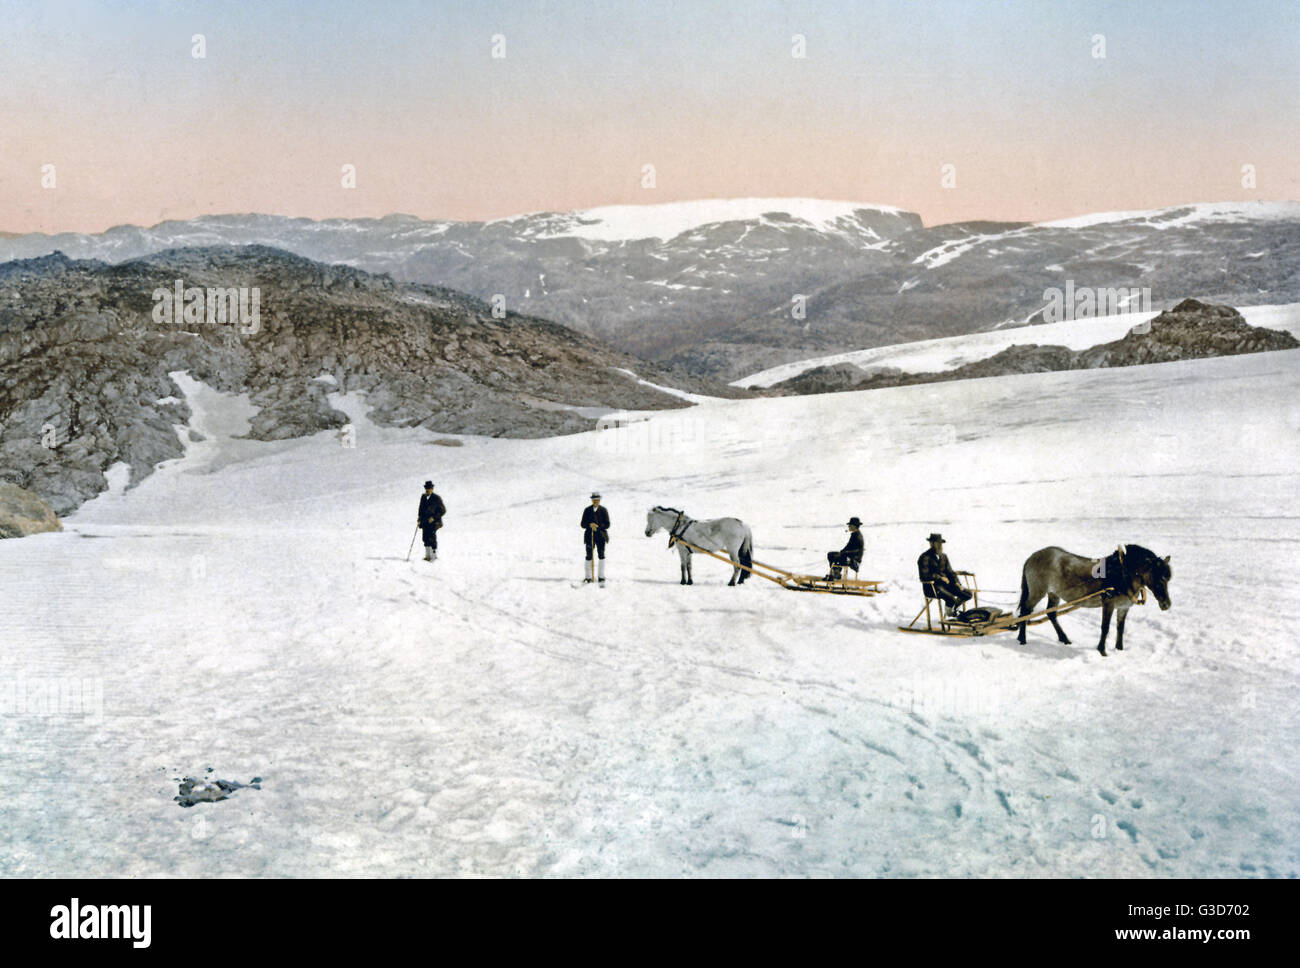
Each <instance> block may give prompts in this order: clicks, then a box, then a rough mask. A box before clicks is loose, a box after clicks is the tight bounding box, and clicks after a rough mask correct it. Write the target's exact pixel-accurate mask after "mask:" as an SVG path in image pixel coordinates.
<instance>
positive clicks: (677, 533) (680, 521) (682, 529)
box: [668, 511, 695, 548]
mask: <svg viewBox="0 0 1300 968" xmlns="http://www.w3.org/2000/svg"><path fill="white" fill-rule="evenodd" d="M694 523H695V522H694V521H693V520H692V519H690V518H688V517H686V512H685V511H678V512H677V520H676V521H674V522H673V526H672V527H671V528H669V529H668V547H670V548H671V547H672V546H673V545H675V544H676V543H677V539H678V538H682V537H685V535H686V529H687V528H689V527H690V526H691V525H692V524H694Z"/></svg>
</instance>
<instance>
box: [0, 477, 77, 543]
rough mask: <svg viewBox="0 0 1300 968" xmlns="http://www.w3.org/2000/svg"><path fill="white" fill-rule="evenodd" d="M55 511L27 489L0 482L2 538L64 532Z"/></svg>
mask: <svg viewBox="0 0 1300 968" xmlns="http://www.w3.org/2000/svg"><path fill="white" fill-rule="evenodd" d="M62 530H63V525H61V524H59V518H58V516H57V515H56V514H55V513H54V509H53V508H51V507H50V506H49V505H48V504H46V503H45V502H44V501H42V500H41V499H40V498H39V497H37V496H36V495H35V494H33V493H32V492H31V491H29V490H27V489H26V488H22V487H19V486H18V485H17V484H10V483H8V482H7V481H0V538H25V537H27V536H28V535H29V534H40V533H41V532H43V531H62Z"/></svg>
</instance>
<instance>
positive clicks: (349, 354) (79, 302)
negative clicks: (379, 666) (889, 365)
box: [0, 246, 744, 514]
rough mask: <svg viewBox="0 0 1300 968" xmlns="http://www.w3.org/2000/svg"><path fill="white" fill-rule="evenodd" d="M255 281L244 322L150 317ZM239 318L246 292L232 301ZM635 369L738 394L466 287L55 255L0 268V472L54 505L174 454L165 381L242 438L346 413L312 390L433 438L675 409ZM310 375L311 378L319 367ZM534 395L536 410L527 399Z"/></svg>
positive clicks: (560, 428) (322, 269)
mask: <svg viewBox="0 0 1300 968" xmlns="http://www.w3.org/2000/svg"><path fill="white" fill-rule="evenodd" d="M178 279H179V280H181V281H182V285H183V288H184V289H190V288H195V289H200V290H203V293H204V295H205V298H206V294H208V293H209V292H212V291H215V290H216V289H219V288H221V289H224V288H228V287H230V288H238V287H245V288H246V289H247V290H249V291H250V293H251V290H252V289H253V288H256V289H257V291H258V293H259V302H258V314H257V320H256V324H255V325H254V324H253V323H252V322H251V321H250V322H247V323H241V321H240V320H238V319H235V320H234V321H227V322H222V321H221V320H220V318H218V317H216V316H215V315H214V316H212V317H211V318H210V317H209V316H208V314H207V312H206V308H205V309H204V310H203V311H202V312H200V313H198V314H197V315H196V316H195V317H193V318H191V319H190V320H189V321H187V320H186V319H185V318H184V315H183V313H181V312H180V311H179V310H178V311H177V312H176V314H175V315H174V316H173V317H172V318H171V319H168V318H166V317H165V316H162V315H161V314H159V315H158V316H157V317H156V316H155V307H156V306H159V305H161V302H156V301H155V298H154V294H155V291H156V290H165V291H169V292H171V291H174V286H175V283H176V280H178ZM248 303H249V305H248V308H249V310H250V311H251V308H252V301H251V298H250V299H249V300H248ZM622 370H631V371H634V372H636V373H637V374H638V375H639V376H641V377H643V378H644V379H645V380H648V381H651V382H652V383H655V384H658V385H666V386H672V387H675V388H678V389H685V390H690V391H694V392H705V393H715V394H720V395H724V396H738V395H744V394H743V393H742V392H738V391H734V390H732V389H730V388H724V387H721V386H718V385H714V384H710V383H709V382H708V381H706V380H702V379H700V378H698V377H689V378H685V379H683V378H681V377H680V375H679V374H675V373H673V372H671V371H668V370H665V369H663V368H660V367H655V366H653V365H650V364H646V363H644V362H643V361H640V360H636V359H634V358H632V357H629V356H627V355H625V354H622V353H619V352H617V351H615V350H613V349H611V348H609V347H608V346H606V345H604V344H602V343H600V342H599V341H597V340H595V339H592V338H590V337H587V336H583V335H581V334H578V333H575V332H573V331H572V330H569V329H566V328H565V327H563V326H559V325H556V324H554V323H550V322H547V321H545V320H541V319H536V318H533V317H528V316H519V315H515V314H506V315H505V317H504V318H500V319H498V318H495V317H494V316H493V314H492V311H491V309H490V307H488V306H487V305H485V304H484V303H482V302H479V301H478V300H477V299H474V298H473V297H470V296H466V295H464V294H462V293H457V292H454V291H452V290H447V289H439V288H437V287H432V286H419V285H403V284H399V283H396V282H394V281H393V280H392V279H391V278H389V277H387V276H375V275H371V274H369V273H366V272H363V271H361V270H358V269H353V268H351V267H348V266H326V265H322V264H320V263H315V262H311V261H310V260H307V259H303V258H301V257H298V256H294V255H290V254H288V253H285V252H281V251H279V250H276V249H269V248H266V247H263V246H249V247H245V248H231V247H222V248H214V249H183V250H175V251H170V252H165V253H162V254H160V255H156V256H150V257H149V258H146V259H142V260H140V261H137V262H129V263H123V264H121V265H108V264H105V263H102V262H93V261H73V260H70V259H68V258H66V257H64V256H62V255H60V254H56V255H53V256H48V257H45V258H42V259H34V260H29V261H18V262H10V263H6V264H3V265H0V480H7V481H10V482H12V483H15V484H18V485H21V486H23V487H26V488H29V489H30V490H32V491H34V492H36V493H37V494H39V495H40V496H41V497H42V498H44V499H45V500H47V501H48V502H49V503H50V505H51V506H52V507H53V508H54V509H55V510H56V511H57V512H59V513H61V514H63V513H67V512H68V511H71V510H72V509H74V508H76V507H77V506H78V505H80V504H81V503H82V502H83V501H85V500H86V499H88V498H89V497H91V496H93V495H95V494H97V493H99V492H100V491H102V490H103V489H104V488H105V487H106V486H107V482H106V479H105V477H104V471H105V470H106V469H107V468H108V467H110V466H112V465H113V464H114V463H116V462H118V461H124V462H126V463H127V464H129V465H130V467H131V474H130V482H129V483H130V484H131V485H134V484H136V483H138V482H139V481H140V480H142V479H143V478H144V477H145V476H147V475H148V474H149V473H151V472H152V470H153V468H154V467H155V466H156V465H157V464H158V462H160V461H162V460H167V459H170V458H175V457H180V456H182V454H183V453H184V445H183V443H182V440H181V437H180V435H179V434H178V432H177V427H178V425H179V426H184V425H185V424H186V422H187V421H188V419H189V417H190V410H189V407H188V406H187V404H186V403H185V401H184V394H183V393H181V391H180V389H179V388H178V387H177V386H176V385H175V384H174V383H173V381H172V379H171V378H170V377H169V376H168V374H169V373H171V372H175V371H186V372H188V373H189V375H190V376H191V377H193V378H194V379H197V380H201V381H203V382H205V383H207V384H208V385H210V386H212V387H214V388H215V389H217V390H220V391H223V392H227V393H247V394H248V395H249V399H250V400H251V402H252V403H253V405H254V406H256V407H257V408H258V412H257V414H256V415H255V416H254V417H253V419H252V421H251V424H252V426H251V429H250V431H249V436H251V437H254V438H256V439H260V440H278V439H284V438H287V437H298V436H303V435H305V434H312V433H316V432H318V431H322V430H329V429H333V428H337V427H339V426H342V425H343V424H345V423H347V421H348V418H347V417H346V415H344V414H343V413H341V412H340V411H338V410H336V409H335V408H334V407H333V406H332V405H331V404H330V402H329V397H328V394H329V393H331V392H333V391H335V390H338V391H341V392H351V391H358V390H359V391H365V393H366V395H367V396H366V399H367V401H368V403H369V405H370V408H371V409H370V411H369V417H370V419H372V420H374V421H375V422H377V423H380V424H383V425H387V426H402V427H414V426H420V427H424V428H427V429H429V430H432V431H436V432H444V433H456V434H485V435H492V436H511V437H536V436H547V435H552V434H561V433H573V432H576V431H580V430H587V429H591V428H592V427H594V425H595V424H594V420H593V419H591V418H590V417H584V416H581V415H580V414H579V413H577V412H576V411H575V410H574V409H572V408H577V407H597V408H629V409H664V408H676V407H682V406H686V405H687V404H685V403H684V402H683V401H682V400H681V399H680V398H679V397H676V396H673V395H670V394H667V393H663V392H661V391H659V390H656V389H654V388H653V387H651V386H647V385H646V384H645V383H642V382H640V381H639V380H637V379H636V378H634V377H631V376H629V375H628V374H627V373H624V372H621V371H622ZM322 376H324V377H326V379H327V381H328V382H321V379H320V378H321V377H322ZM529 401H533V402H534V403H535V402H537V401H542V402H544V403H545V404H546V405H545V406H537V405H534V403H530V402H529Z"/></svg>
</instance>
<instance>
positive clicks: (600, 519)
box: [582, 491, 609, 585]
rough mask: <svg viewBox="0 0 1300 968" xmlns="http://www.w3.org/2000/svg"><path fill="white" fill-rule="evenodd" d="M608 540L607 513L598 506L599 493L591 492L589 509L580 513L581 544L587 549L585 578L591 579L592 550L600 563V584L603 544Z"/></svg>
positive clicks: (602, 577)
mask: <svg viewBox="0 0 1300 968" xmlns="http://www.w3.org/2000/svg"><path fill="white" fill-rule="evenodd" d="M608 540H609V511H607V510H606V509H605V508H603V507H601V506H600V492H598V491H592V493H591V505H590V507H586V508H583V511H582V543H583V545H584V546H585V547H586V549H587V577H586V578H584V579H583V582H584V583H587V582H590V581H591V580H592V579H593V577H594V576H593V574H592V565H593V564H594V562H593V561H592V560H591V552H592V550H593V549H594V550H595V552H596V556H597V558H598V560H599V561H600V571H599V575H600V584H601V585H604V584H605V542H607V541H608Z"/></svg>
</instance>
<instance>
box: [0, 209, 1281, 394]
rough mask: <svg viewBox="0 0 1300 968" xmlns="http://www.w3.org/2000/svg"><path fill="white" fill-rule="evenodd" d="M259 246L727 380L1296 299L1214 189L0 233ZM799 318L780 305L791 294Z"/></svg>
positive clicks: (245, 218)
mask: <svg viewBox="0 0 1300 968" xmlns="http://www.w3.org/2000/svg"><path fill="white" fill-rule="evenodd" d="M250 243H263V244H269V245H274V246H277V247H279V248H284V249H287V250H289V251H291V252H295V253H297V254H300V255H304V256H306V257H308V258H311V259H314V260H317V261H322V262H331V263H346V264H349V265H353V266H357V267H359V268H364V269H366V270H368V271H371V272H387V273H390V274H392V275H393V276H394V278H396V279H398V280H404V281H415V282H424V283H432V284H436V285H441V286H447V287H450V288H454V289H459V290H462V291H464V292H467V293H471V294H473V295H475V296H478V297H480V298H483V299H491V298H493V297H494V296H497V295H499V296H501V297H502V298H504V300H505V303H506V306H507V308H509V309H511V310H515V311H519V312H526V313H528V314H530V315H536V316H542V317H545V318H549V319H554V320H556V321H557V322H561V323H564V324H565V325H568V326H571V327H573V328H575V329H578V330H581V331H583V332H586V333H588V334H592V335H596V336H599V337H602V338H604V339H606V340H608V341H610V342H612V343H613V344H614V345H616V346H618V347H619V348H621V349H623V350H625V351H628V352H632V353H636V354H638V355H641V356H644V357H648V358H652V359H666V360H672V361H673V362H676V363H680V364H682V365H684V366H686V367H688V368H690V369H693V370H695V371H696V372H699V373H704V374H710V375H721V376H725V377H726V378H728V379H733V378H735V377H738V376H741V375H743V374H745V373H753V372H755V371H757V370H761V369H764V368H768V367H772V366H777V365H780V364H782V363H787V362H792V361H795V360H800V359H805V358H808V357H810V356H818V355H828V354H834V353H843V352H846V351H849V350H856V349H864V348H869V347H873V346H883V345H889V344H893V343H900V342H906V341H911V340H918V339H933V338H937V337H943V336H951V335H958V334H962V333H969V332H979V331H984V330H989V329H995V328H998V327H1000V326H1005V325H1021V324H1024V323H1026V322H1034V321H1036V319H1037V318H1038V315H1037V314H1038V313H1039V311H1040V310H1041V309H1042V307H1043V305H1044V297H1043V294H1044V290H1046V289H1049V288H1053V287H1057V288H1061V287H1064V286H1065V284H1066V283H1067V281H1068V282H1071V283H1072V284H1073V285H1074V286H1077V287H1080V288H1083V287H1092V288H1097V289H1103V288H1104V289H1115V288H1124V289H1138V290H1149V294H1150V305H1149V306H1146V307H1144V308H1147V309H1150V310H1159V309H1162V308H1167V307H1168V306H1172V305H1173V304H1175V303H1176V302H1178V301H1180V300H1181V299H1183V298H1186V297H1195V298H1199V299H1206V300H1212V301H1215V302H1223V303H1228V304H1231V305H1235V306H1250V305H1259V304H1279V303H1289V302H1295V301H1297V300H1300V273H1298V272H1297V266H1300V203H1296V202H1219V203H1205V204H1196V205H1184V206H1178V207H1173V208H1165V209H1156V210H1150V211H1140V212H1110V213H1101V214H1094V215H1084V216H1077V217H1073V218H1067V219H1061V220H1056V221H1048V222H1042V223H1037V224H1031V223H1006V222H964V223H955V224H950V225H939V226H930V227H927V226H924V225H923V224H922V222H921V219H920V217H919V216H917V215H915V214H913V213H911V212H906V211H903V210H901V209H898V208H893V207H890V206H886V205H878V204H868V203H859V202H851V201H846V202H833V201H823V200H818V199H806V198H775V199H763V198H758V199H752V198H747V199H721V200H719V199H712V200H703V201H691V202H669V203H663V204H656V205H620V206H609V207H604V208H593V209H587V210H583V211H574V212H563V213H557V212H540V213H533V214H529V215H520V216H515V217H511V218H504V219H498V220H495V221H491V222H454V221H427V220H424V219H419V218H416V217H414V216H410V215H389V216H386V217H384V218H380V219H327V220H324V221H312V220H310V219H301V218H288V217H283V216H269V215H220V216H201V217H199V218H195V219H191V220H189V221H184V222H163V223H160V224H158V225H155V226H152V227H149V228H139V227H135V226H119V227H117V228H113V229H110V230H109V231H107V232H104V233H102V234H98V235H84V234H62V235H53V236H50V235H25V236H16V237H11V238H0V260H7V259H13V258H24V257H33V256H39V255H44V254H48V253H50V252H53V251H55V250H59V251H62V252H64V253H66V254H67V255H69V256H73V257H77V258H98V259H104V260H107V261H111V262H120V261H123V260H126V259H130V258H135V257H138V256H141V255H144V254H147V253H150V252H155V251H159V250H162V249H167V248H174V247H178V246H194V245H204V246H208V245H218V244H250ZM797 296H803V297H805V298H804V299H803V300H801V301H800V302H801V304H802V306H803V314H802V315H799V314H798V313H796V312H795V308H796V307H795V305H794V303H795V297H797Z"/></svg>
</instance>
